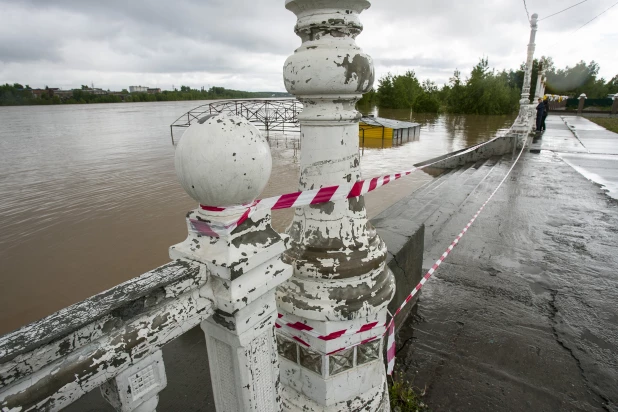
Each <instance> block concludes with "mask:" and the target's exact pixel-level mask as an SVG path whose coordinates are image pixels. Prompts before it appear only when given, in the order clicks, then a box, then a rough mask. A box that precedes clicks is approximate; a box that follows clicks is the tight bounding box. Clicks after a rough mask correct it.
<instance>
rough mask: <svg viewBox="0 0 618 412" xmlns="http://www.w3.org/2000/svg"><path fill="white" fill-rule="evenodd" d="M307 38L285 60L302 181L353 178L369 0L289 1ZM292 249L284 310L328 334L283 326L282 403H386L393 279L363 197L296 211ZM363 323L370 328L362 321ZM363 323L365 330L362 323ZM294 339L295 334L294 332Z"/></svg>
mask: <svg viewBox="0 0 618 412" xmlns="http://www.w3.org/2000/svg"><path fill="white" fill-rule="evenodd" d="M285 6H286V8H287V9H288V10H290V11H292V12H293V13H294V14H296V16H297V17H298V20H297V24H296V26H295V32H296V34H297V35H298V36H299V37H300V38H301V40H302V44H301V45H300V47H299V48H298V49H296V51H295V53H294V54H293V55H292V56H290V57H289V58H288V59H287V61H286V62H285V66H284V72H283V73H284V74H283V77H284V82H285V86H286V88H287V90H288V91H289V92H290V93H292V94H294V95H296V97H297V98H298V99H299V100H300V101H301V102H302V103H303V105H304V109H303V111H302V113H300V115H299V120H300V125H301V145H302V150H301V154H300V183H299V189H300V190H306V189H317V188H321V187H328V186H334V185H351V184H353V183H354V182H356V181H358V180H360V179H361V173H360V157H359V145H358V122H359V119H360V113H358V112H357V111H356V110H355V103H356V102H357V101H358V100H359V99H360V98H361V96H362V94H363V93H366V92H367V91H368V90H369V89H370V88H371V86H372V84H373V81H374V69H373V61H372V59H371V58H370V57H369V56H368V55H367V54H365V53H363V52H362V50H361V49H360V48H359V47H358V46H357V45H356V42H355V38H356V36H357V35H358V34H359V33H360V32H361V31H362V27H363V26H362V24H361V22H360V20H359V14H360V13H361V12H362V11H363V10H365V9H367V8H368V7H369V6H370V3H369V2H368V1H366V0H330V1H326V0H287V1H286V4H285ZM288 233H289V234H290V237H291V240H292V243H291V249H290V250H289V251H288V252H286V254H285V255H284V256H285V258H284V259H286V261H288V262H290V263H292V265H293V267H294V274H293V277H292V279H291V280H290V281H288V282H286V283H285V284H284V285H282V286H281V287H280V288H279V290H278V293H277V302H278V307H279V311H280V312H281V313H282V314H283V315H284V316H285V318H287V319H288V320H289V321H292V323H294V322H300V323H299V324H302V325H305V326H306V327H307V328H312V329H313V332H315V333H317V334H319V335H321V336H323V337H325V338H324V339H320V338H318V337H315V336H310V335H307V334H302V333H301V332H297V331H295V330H294V329H290V328H287V327H283V328H280V329H277V332H278V334H279V335H278V338H279V353H280V355H281V358H280V362H281V381H282V384H283V387H282V402H283V409H284V410H286V411H305V412H310V411H358V410H361V409H362V410H363V411H387V410H389V402H388V392H387V387H386V372H385V368H384V363H383V360H382V350H381V346H382V343H381V340H376V341H373V342H369V343H365V344H362V345H360V346H356V347H353V348H351V349H345V350H341V351H338V352H337V353H334V354H331V355H330V356H329V355H326V354H328V353H331V352H333V351H337V350H339V349H342V348H348V347H350V346H352V345H356V344H359V343H361V342H363V341H364V340H367V339H371V338H376V337H379V336H381V335H382V333H383V331H384V329H383V328H374V329H370V330H368V331H366V332H362V333H353V334H345V335H342V334H341V332H340V331H342V330H349V331H358V330H359V329H361V328H363V327H364V326H365V325H368V324H373V323H374V322H375V323H378V324H381V323H384V322H385V320H386V314H387V313H386V311H387V309H386V307H387V305H388V303H389V301H390V300H391V299H392V297H393V294H394V288H395V282H394V277H393V274H392V272H391V271H390V270H389V269H388V268H387V267H386V265H385V259H386V246H385V245H384V242H383V241H382V240H381V239H380V238H379V237H378V235H377V234H376V231H375V229H374V228H373V227H372V226H371V224H370V223H369V222H368V221H367V214H366V211H365V205H364V199H363V197H362V196H361V197H356V198H352V199H349V200H346V201H337V202H327V203H322V204H316V205H312V206H307V207H303V208H298V209H297V210H296V213H295V216H294V220H293V222H292V225H291V226H290V228H289V230H288ZM365 327H366V326H365ZM363 330H364V329H363ZM294 337H296V338H299V339H296V340H294Z"/></svg>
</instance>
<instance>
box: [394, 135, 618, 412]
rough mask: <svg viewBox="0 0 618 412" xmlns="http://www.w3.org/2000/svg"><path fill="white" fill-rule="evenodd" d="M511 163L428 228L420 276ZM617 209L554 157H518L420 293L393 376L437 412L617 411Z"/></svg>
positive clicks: (504, 164) (402, 338)
mask: <svg viewBox="0 0 618 412" xmlns="http://www.w3.org/2000/svg"><path fill="white" fill-rule="evenodd" d="M560 133H562V134H561V135H560V141H561V142H565V144H567V145H571V146H576V144H577V141H576V138H575V137H574V136H572V135H571V136H569V135H567V134H565V133H563V132H562V131H560ZM551 134H552V130H551V129H549V130H548V131H547V133H546V136H547V137H548V138H551ZM545 138H546V137H545V136H544V137H543V139H545ZM564 139H573V140H574V141H572V142H571V141H566V140H564ZM616 144H618V141H616ZM617 160H618V159H617ZM510 165H511V156H510V155H507V156H504V157H503V158H502V159H501V161H500V163H498V164H497V166H496V170H495V171H494V172H493V173H492V174H491V175H490V176H489V177H488V178H487V180H486V183H485V184H484V185H481V186H479V187H477V188H476V189H475V192H473V193H472V194H471V195H470V197H469V198H468V199H467V200H466V201H465V202H464V203H463V204H462V205H461V207H460V211H459V212H458V213H457V214H456V215H454V216H453V217H452V218H451V219H450V220H448V221H446V222H445V223H444V224H443V225H442V226H441V227H438V228H437V229H436V230H434V236H433V239H432V242H431V244H426V245H425V248H426V249H425V257H424V261H425V263H424V267H426V268H427V267H428V264H429V262H432V260H435V259H436V258H437V257H439V256H440V254H442V252H443V251H444V249H445V248H446V247H447V246H448V245H449V244H450V242H451V241H452V239H453V238H454V237H455V236H456V235H457V233H458V232H459V231H460V230H461V228H463V227H464V226H465V225H466V224H467V222H468V220H469V219H470V218H471V216H472V215H474V213H475V212H476V210H477V209H478V207H479V206H480V205H481V204H482V203H483V202H484V201H485V199H486V198H487V197H488V196H489V194H490V193H491V191H492V190H493V188H494V187H495V186H496V185H497V184H498V182H499V181H500V179H502V177H503V176H504V174H505V173H506V171H507V170H508V167H510ZM445 195H446V194H445ZM617 207H618V202H616V201H615V200H613V199H611V198H610V197H608V196H607V195H606V194H605V193H604V191H603V190H601V189H600V188H599V187H598V186H597V185H595V184H593V183H592V182H590V181H588V180H587V179H586V178H584V177H583V176H582V175H580V174H579V173H578V172H577V171H575V170H574V169H573V168H572V167H570V166H569V165H568V164H567V163H565V162H564V161H563V160H562V159H561V158H560V156H558V155H557V154H555V153H554V152H551V151H546V150H543V151H541V153H540V154H534V153H525V154H524V156H523V157H522V159H521V160H520V163H519V164H518V165H517V166H515V169H514V171H513V175H512V176H511V177H510V178H509V179H507V181H506V182H505V183H504V186H503V187H502V189H501V190H500V191H499V192H498V193H497V194H496V197H495V198H494V200H492V202H490V203H489V204H488V205H487V207H486V208H485V210H484V211H483V213H482V214H481V215H480V216H479V218H478V219H477V221H476V222H475V224H474V225H473V226H472V227H471V229H470V230H469V231H468V233H467V234H466V236H464V238H463V239H462V241H461V242H460V244H459V245H458V246H457V247H456V248H455V250H454V251H453V253H452V254H451V256H449V258H448V259H447V260H446V261H445V263H443V265H442V266H441V267H440V269H439V270H438V272H437V273H436V275H434V278H433V279H432V280H430V281H429V282H428V283H427V284H426V286H425V288H424V289H423V293H422V295H421V297H420V300H419V302H420V303H419V307H418V308H417V313H416V315H415V316H414V317H412V318H410V320H409V321H408V322H407V323H406V325H405V326H404V328H402V330H401V331H400V332H399V334H398V340H397V341H398V344H399V345H400V346H402V349H399V352H398V355H397V356H398V359H397V361H398V366H399V373H400V374H402V375H404V376H405V378H406V379H408V380H409V381H411V382H412V384H413V385H414V386H416V387H417V388H419V389H420V390H421V391H422V390H425V397H424V398H425V401H426V402H427V403H428V404H429V405H430V407H431V408H432V409H433V410H437V411H442V410H461V411H479V410H491V411H519V410H531V411H558V410H560V411H563V410H574V411H603V410H605V411H618V309H617V305H616V302H618V255H617V254H616V240H618V213H617ZM410 339H411V341H412V342H413V344H412V345H410V343H408V341H410Z"/></svg>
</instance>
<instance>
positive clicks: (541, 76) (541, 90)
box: [534, 57, 547, 102]
mask: <svg viewBox="0 0 618 412" xmlns="http://www.w3.org/2000/svg"><path fill="white" fill-rule="evenodd" d="M546 69H547V68H546V62H545V57H541V60H539V72H538V75H537V78H536V89H535V93H534V101H535V102H536V101H537V100H538V99H542V98H543V96H545V71H546Z"/></svg>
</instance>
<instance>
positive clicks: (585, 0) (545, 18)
mask: <svg viewBox="0 0 618 412" xmlns="http://www.w3.org/2000/svg"><path fill="white" fill-rule="evenodd" d="M587 1H588V0H584V1H580V2H579V3H577V4H574V5H572V6H571V7H567V8H566V9H564V10H560V11H559V12H558V13H554V14H550V15H549V16H547V17H544V18H542V19H541V20H539V21H543V20H547V19H549V18H550V17H554V16H555V15H557V14H560V13H563V12H565V11H567V10H569V9H572V8H573V7H575V6H579V5H580V4H582V3H585V2H587Z"/></svg>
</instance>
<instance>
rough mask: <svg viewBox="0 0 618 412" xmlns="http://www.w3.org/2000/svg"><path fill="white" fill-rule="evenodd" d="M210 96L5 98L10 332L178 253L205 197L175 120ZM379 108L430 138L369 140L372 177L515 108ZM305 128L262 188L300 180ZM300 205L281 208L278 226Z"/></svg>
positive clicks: (4, 326)
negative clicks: (180, 155) (8, 103)
mask: <svg viewBox="0 0 618 412" xmlns="http://www.w3.org/2000/svg"><path fill="white" fill-rule="evenodd" d="M203 103H205V102H195V101H193V102H158V103H132V104H128V103H127V104H100V105H73V106H68V105H67V106H28V107H0V334H3V333H6V332H9V331H11V330H13V329H16V328H18V327H19V326H21V325H24V324H26V323H29V322H32V321H34V320H37V319H39V318H41V317H43V316H46V315H48V314H50V313H52V312H54V311H57V310H59V309H61V308H63V307H65V306H68V305H70V304H73V303H75V302H78V301H80V300H83V299H85V298H87V297H89V296H91V295H93V294H96V293H98V292H101V291H103V290H105V289H108V288H110V287H112V286H115V285H117V284H119V283H121V282H123V281H126V280H128V279H130V278H132V277H135V276H139V275H140V274H142V273H144V272H146V271H148V270H151V269H154V268H155V267H157V266H160V265H162V264H164V263H166V262H168V261H169V258H168V255H167V250H168V247H169V246H170V245H172V244H174V243H178V242H179V241H182V240H183V239H184V237H185V235H186V226H185V223H184V217H185V214H186V212H187V211H188V210H190V209H192V208H194V207H195V204H194V201H193V200H192V199H191V198H189V197H188V195H186V194H185V192H184V191H183V190H182V188H181V187H180V185H179V184H178V183H177V180H176V176H175V172H174V163H173V155H174V147H173V146H172V144H171V140H170V133H169V124H170V123H172V122H173V121H174V120H175V119H176V118H177V117H178V116H179V115H180V114H182V113H184V112H186V111H187V110H189V109H191V108H193V107H195V106H197V105H199V104H203ZM369 111H372V112H373V113H374V114H376V115H379V116H382V117H387V118H392V119H400V120H412V121H415V122H418V123H421V125H422V129H421V135H420V139H419V140H418V141H414V142H409V143H406V144H404V145H402V146H398V147H391V148H385V149H382V148H365V150H364V153H363V156H362V160H361V166H362V171H363V176H364V177H365V178H367V177H374V176H379V175H383V174H388V173H391V172H398V171H401V170H405V169H408V168H410V167H411V166H412V164H414V163H417V162H419V161H422V160H426V159H429V158H432V157H435V156H438V155H442V154H445V153H448V152H451V151H454V150H458V149H461V148H464V147H466V146H470V145H473V144H475V143H479V142H482V141H486V140H488V139H490V138H492V137H494V136H495V135H496V134H498V133H503V132H504V128H505V127H508V126H509V125H510V124H512V121H513V118H514V117H512V116H451V115H418V114H412V113H410V112H409V111H405V110H404V111H397V110H379V111H378V110H377V109H375V108H374V109H369ZM293 138H294V136H290V137H289V139H288V140H287V141H286V140H285V139H273V140H272V142H271V146H272V154H273V173H272V176H271V180H270V182H269V184H268V186H267V188H266V189H265V191H264V193H263V195H262V197H264V196H273V195H277V194H282V193H286V192H290V191H294V190H296V182H297V180H298V152H297V151H295V150H294V149H293V144H292V139H293ZM432 178H433V177H432V176H431V175H429V174H426V173H423V172H418V173H415V174H412V175H411V176H410V177H408V178H407V179H404V180H400V181H397V182H395V183H393V184H391V185H389V186H387V187H384V188H382V189H381V190H380V191H378V192H373V193H371V194H369V195H368V196H367V202H366V203H367V209H368V213H369V216H370V217H371V216H375V215H376V214H377V213H379V212H380V211H382V210H384V209H385V208H386V207H388V206H389V205H391V204H392V203H394V202H395V201H396V200H398V199H400V198H402V197H403V196H405V195H407V194H409V193H411V192H412V191H413V190H415V189H416V188H418V187H420V186H421V185H423V184H424V183H426V182H428V181H429V180H431V179H432ZM291 216H292V211H291V210H285V211H278V212H277V213H275V215H274V216H273V224H274V226H275V227H276V228H277V229H278V230H284V229H285V227H286V225H287V223H288V222H289V220H290V219H291Z"/></svg>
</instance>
